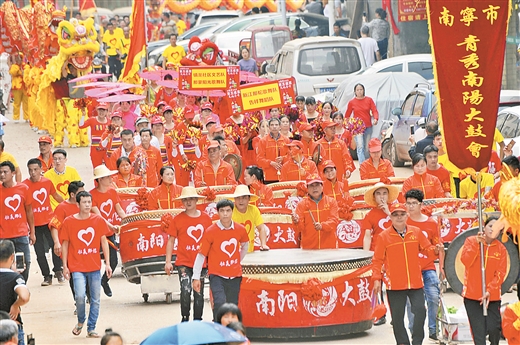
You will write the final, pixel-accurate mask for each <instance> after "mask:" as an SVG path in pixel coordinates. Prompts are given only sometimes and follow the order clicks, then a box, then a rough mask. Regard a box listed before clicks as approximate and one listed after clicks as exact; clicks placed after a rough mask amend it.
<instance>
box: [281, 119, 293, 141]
mask: <svg viewBox="0 0 520 345" xmlns="http://www.w3.org/2000/svg"><path fill="white" fill-rule="evenodd" d="M280 134H281V135H283V136H284V137H286V138H289V139H291V138H292V136H293V135H292V132H291V121H289V118H288V117H287V116H286V115H282V116H280Z"/></svg>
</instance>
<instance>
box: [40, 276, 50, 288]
mask: <svg viewBox="0 0 520 345" xmlns="http://www.w3.org/2000/svg"><path fill="white" fill-rule="evenodd" d="M41 285H42V286H49V285H52V276H46V277H45V278H43V281H42V284H41Z"/></svg>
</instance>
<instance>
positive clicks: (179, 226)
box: [164, 186, 212, 322]
mask: <svg viewBox="0 0 520 345" xmlns="http://www.w3.org/2000/svg"><path fill="white" fill-rule="evenodd" d="M199 199H204V197H203V196H200V195H198V194H197V191H196V190H195V188H194V187H191V186H187V187H184V188H182V193H181V195H180V196H179V197H178V198H176V199H175V200H180V201H181V202H182V205H183V206H184V211H183V212H181V213H179V214H178V215H177V216H175V217H174V218H173V220H172V221H171V222H170V223H169V225H168V228H167V229H166V232H167V233H168V235H169V236H170V237H169V239H168V244H167V245H166V264H165V265H164V271H165V272H166V274H167V275H171V274H172V273H173V265H172V252H173V247H174V244H175V240H177V248H178V249H177V258H176V260H175V266H176V267H177V271H178V274H179V282H180V285H181V289H180V290H181V317H182V321H181V322H186V321H189V319H190V309H191V308H190V307H191V292H192V277H193V263H194V262H195V259H196V257H197V253H198V251H199V247H200V240H201V239H202V236H203V234H204V231H205V230H206V229H208V228H209V227H210V226H211V225H212V222H211V218H210V217H209V216H208V215H207V214H206V213H204V212H201V211H199V210H198V209H197V201H198V200H199ZM207 272H208V269H207V265H206V263H204V265H203V267H202V270H201V278H202V279H201V282H200V286H201V287H200V291H193V320H202V314H203V310H204V278H205V277H206V275H207Z"/></svg>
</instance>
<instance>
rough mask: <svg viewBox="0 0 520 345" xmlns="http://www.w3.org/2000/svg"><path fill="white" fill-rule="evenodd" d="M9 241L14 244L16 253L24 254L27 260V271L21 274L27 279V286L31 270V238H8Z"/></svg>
mask: <svg viewBox="0 0 520 345" xmlns="http://www.w3.org/2000/svg"><path fill="white" fill-rule="evenodd" d="M7 240H9V241H11V242H13V244H14V251H15V252H17V253H19V252H23V255H24V259H25V271H23V272H22V273H21V274H22V277H23V279H25V284H27V281H28V280H29V269H30V268H31V247H30V245H29V236H20V237H13V238H7Z"/></svg>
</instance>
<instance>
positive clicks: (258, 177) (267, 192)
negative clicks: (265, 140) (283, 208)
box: [244, 165, 275, 207]
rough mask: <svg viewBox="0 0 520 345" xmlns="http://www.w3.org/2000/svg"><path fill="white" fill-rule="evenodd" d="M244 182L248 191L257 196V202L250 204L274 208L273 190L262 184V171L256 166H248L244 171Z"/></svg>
mask: <svg viewBox="0 0 520 345" xmlns="http://www.w3.org/2000/svg"><path fill="white" fill-rule="evenodd" d="M244 182H245V184H246V185H247V186H248V187H249V191H250V192H251V193H253V194H254V195H256V196H258V200H256V201H255V202H251V204H254V205H256V206H267V207H274V206H275V205H274V197H273V190H272V189H271V187H269V186H266V185H265V184H264V171H263V170H262V168H259V167H257V166H256V165H250V166H248V167H247V168H246V170H245V171H244Z"/></svg>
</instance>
